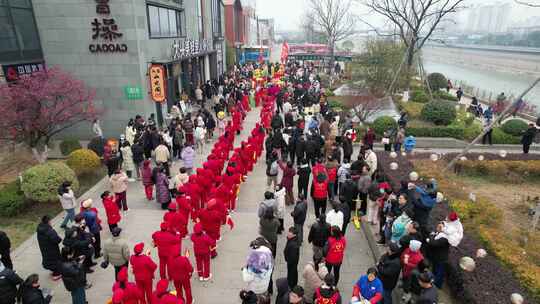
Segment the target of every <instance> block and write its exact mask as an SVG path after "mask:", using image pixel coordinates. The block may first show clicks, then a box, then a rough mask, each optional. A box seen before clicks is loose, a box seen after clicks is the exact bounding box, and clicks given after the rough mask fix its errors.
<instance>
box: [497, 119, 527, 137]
mask: <svg viewBox="0 0 540 304" xmlns="http://www.w3.org/2000/svg"><path fill="white" fill-rule="evenodd" d="M528 127H529V126H528V125H527V123H526V122H524V121H523V120H521V119H510V120H507V121H506V122H505V123H504V124H503V125H502V126H501V129H502V130H503V131H504V132H505V133H507V134H510V135H514V136H521V135H522V134H523V133H524V132H525V131H526V130H527V128H528Z"/></svg>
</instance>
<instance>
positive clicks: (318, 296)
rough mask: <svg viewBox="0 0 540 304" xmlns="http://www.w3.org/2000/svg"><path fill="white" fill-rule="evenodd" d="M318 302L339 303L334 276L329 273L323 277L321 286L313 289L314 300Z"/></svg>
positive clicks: (339, 295) (339, 298)
mask: <svg viewBox="0 0 540 304" xmlns="http://www.w3.org/2000/svg"><path fill="white" fill-rule="evenodd" d="M314 303H316V304H319V303H329V304H330V303H331V304H339V303H341V294H340V293H339V290H338V289H337V288H336V284H335V280H334V276H333V275H332V274H331V273H328V274H327V275H326V276H325V277H324V283H323V284H322V286H321V287H319V288H317V289H315V302H314Z"/></svg>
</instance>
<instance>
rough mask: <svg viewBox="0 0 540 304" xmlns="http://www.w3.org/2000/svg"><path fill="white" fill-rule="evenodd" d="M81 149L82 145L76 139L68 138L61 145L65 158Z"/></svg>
mask: <svg viewBox="0 0 540 304" xmlns="http://www.w3.org/2000/svg"><path fill="white" fill-rule="evenodd" d="M81 148H82V146H81V143H80V142H79V140H78V139H76V138H66V139H64V140H63V141H62V142H61V143H60V152H62V155H64V156H67V155H69V153H71V152H73V151H75V150H77V149H81Z"/></svg>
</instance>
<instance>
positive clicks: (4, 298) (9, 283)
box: [0, 268, 23, 304]
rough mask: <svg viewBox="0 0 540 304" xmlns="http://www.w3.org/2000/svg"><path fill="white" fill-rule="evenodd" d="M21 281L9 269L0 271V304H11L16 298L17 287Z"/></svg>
mask: <svg viewBox="0 0 540 304" xmlns="http://www.w3.org/2000/svg"><path fill="white" fill-rule="evenodd" d="M22 282H23V280H22V279H21V278H20V277H19V276H18V275H17V274H16V273H15V272H14V271H13V270H11V269H9V268H4V270H2V271H0V295H1V296H0V304H4V303H6V304H8V303H9V304H11V303H14V302H15V298H16V297H17V286H19V285H20V284H21V283H22Z"/></svg>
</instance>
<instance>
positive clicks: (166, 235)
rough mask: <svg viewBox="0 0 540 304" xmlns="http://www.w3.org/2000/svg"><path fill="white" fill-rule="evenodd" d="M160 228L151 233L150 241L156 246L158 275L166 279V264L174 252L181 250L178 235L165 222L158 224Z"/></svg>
mask: <svg viewBox="0 0 540 304" xmlns="http://www.w3.org/2000/svg"><path fill="white" fill-rule="evenodd" d="M159 228H160V230H158V231H156V232H154V233H153V234H152V242H153V244H154V247H157V250H158V257H159V277H160V278H161V279H167V277H168V276H167V265H168V264H169V259H170V258H171V257H172V255H173V254H174V253H175V252H181V251H182V248H181V241H180V236H179V235H177V234H175V233H173V232H172V231H171V230H170V228H169V224H167V222H162V223H161V224H160V227H159Z"/></svg>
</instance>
